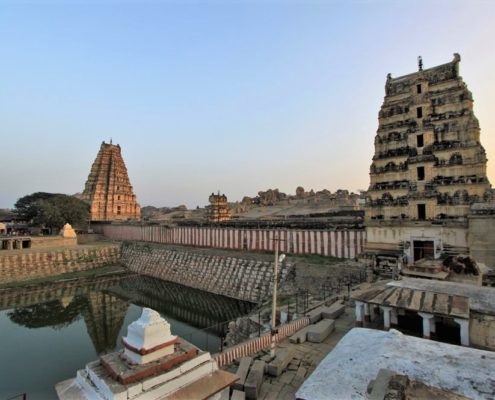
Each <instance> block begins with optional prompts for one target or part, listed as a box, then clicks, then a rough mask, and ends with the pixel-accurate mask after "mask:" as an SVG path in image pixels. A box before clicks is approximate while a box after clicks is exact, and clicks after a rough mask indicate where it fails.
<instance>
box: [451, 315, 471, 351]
mask: <svg viewBox="0 0 495 400" xmlns="http://www.w3.org/2000/svg"><path fill="white" fill-rule="evenodd" d="M454 321H455V322H457V323H458V324H459V325H460V327H461V344H462V345H463V346H469V320H468V319H461V318H454Z"/></svg>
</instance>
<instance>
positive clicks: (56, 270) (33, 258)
mask: <svg viewBox="0 0 495 400" xmlns="http://www.w3.org/2000/svg"><path fill="white" fill-rule="evenodd" d="M119 262H120V246H118V245H113V244H112V245H100V246H80V247H79V246H70V247H65V248H60V249H53V248H51V249H48V248H47V249H46V250H38V251H36V250H35V249H33V250H31V249H24V250H12V251H5V252H0V284H8V283H14V282H15V283H17V282H23V281H30V280H33V279H40V278H48V277H51V276H56V275H61V274H66V273H70V272H80V271H86V270H91V269H94V268H99V267H102V266H105V265H110V264H117V263H119Z"/></svg>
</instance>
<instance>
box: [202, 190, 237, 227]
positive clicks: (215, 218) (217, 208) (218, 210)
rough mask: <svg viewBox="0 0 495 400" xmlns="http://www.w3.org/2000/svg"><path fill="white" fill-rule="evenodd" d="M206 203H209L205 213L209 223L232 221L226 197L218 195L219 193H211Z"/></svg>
mask: <svg viewBox="0 0 495 400" xmlns="http://www.w3.org/2000/svg"><path fill="white" fill-rule="evenodd" d="M208 201H209V202H210V205H209V206H208V213H207V217H208V221H209V222H222V221H229V220H231V219H232V214H231V212H230V208H229V204H228V202H227V196H225V195H224V194H220V192H218V194H215V193H212V194H211V196H210V197H209V198H208Z"/></svg>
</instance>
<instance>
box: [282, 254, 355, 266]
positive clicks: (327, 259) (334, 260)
mask: <svg viewBox="0 0 495 400" xmlns="http://www.w3.org/2000/svg"><path fill="white" fill-rule="evenodd" d="M289 257H290V259H291V261H292V260H294V261H295V262H296V263H297V262H298V261H299V262H306V263H310V264H314V265H333V264H341V263H343V262H346V261H348V260H347V259H346V258H338V257H331V256H321V255H318V254H308V255H306V256H304V255H297V256H293V255H290V254H289Z"/></svg>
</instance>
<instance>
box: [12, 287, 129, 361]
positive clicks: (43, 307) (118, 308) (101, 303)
mask: <svg viewBox="0 0 495 400" xmlns="http://www.w3.org/2000/svg"><path fill="white" fill-rule="evenodd" d="M63 300H65V301H63ZM128 307H129V305H128V304H127V303H126V302H124V301H123V300H121V299H119V298H118V297H115V296H113V295H111V294H107V293H103V292H93V291H91V292H89V293H87V294H85V295H77V296H74V297H73V298H72V300H71V301H70V302H67V299H66V298H64V299H62V300H51V301H48V302H46V303H42V304H34V305H31V306H26V307H22V308H16V309H14V310H13V311H10V312H9V313H7V315H8V317H9V318H10V320H11V321H12V322H15V323H16V324H18V325H22V326H25V327H26V328H43V327H48V326H49V327H52V328H54V329H62V328H63V327H66V326H69V325H70V324H71V323H73V322H74V321H76V320H77V319H79V318H81V316H82V317H83V318H84V322H85V325H86V329H87V331H88V335H89V337H90V338H91V341H92V342H93V345H94V347H95V350H96V352H97V353H98V354H101V353H106V352H109V351H112V350H113V349H114V348H115V346H116V344H117V343H116V342H117V336H118V334H119V331H120V329H121V328H122V323H123V322H124V318H125V315H126V313H127V308H128Z"/></svg>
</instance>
